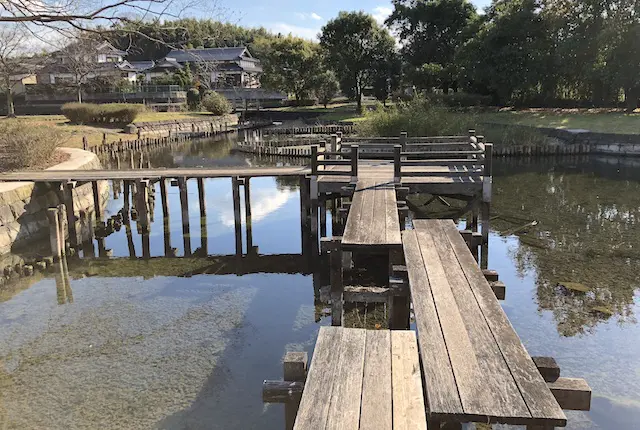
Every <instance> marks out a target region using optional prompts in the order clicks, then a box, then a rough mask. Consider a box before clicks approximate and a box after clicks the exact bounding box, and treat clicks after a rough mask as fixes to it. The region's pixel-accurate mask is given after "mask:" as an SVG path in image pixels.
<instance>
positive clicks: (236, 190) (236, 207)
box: [231, 176, 242, 256]
mask: <svg viewBox="0 0 640 430" xmlns="http://www.w3.org/2000/svg"><path fill="white" fill-rule="evenodd" d="M231 188H232V194H233V222H234V227H235V239H236V255H237V256H241V255H242V218H241V215H240V178H238V177H237V176H234V177H232V178H231Z"/></svg>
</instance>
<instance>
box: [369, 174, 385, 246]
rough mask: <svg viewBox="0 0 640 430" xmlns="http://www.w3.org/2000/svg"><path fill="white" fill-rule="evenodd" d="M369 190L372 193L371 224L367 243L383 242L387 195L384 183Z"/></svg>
mask: <svg viewBox="0 0 640 430" xmlns="http://www.w3.org/2000/svg"><path fill="white" fill-rule="evenodd" d="M374 187H375V188H374V189H373V190H372V191H371V194H373V196H372V197H373V198H374V203H373V209H372V211H373V213H372V215H371V217H372V219H371V225H370V231H369V234H370V236H369V243H379V244H384V243H386V240H387V231H386V230H387V211H386V205H387V196H386V190H385V189H384V188H385V186H384V185H377V184H376V185H374Z"/></svg>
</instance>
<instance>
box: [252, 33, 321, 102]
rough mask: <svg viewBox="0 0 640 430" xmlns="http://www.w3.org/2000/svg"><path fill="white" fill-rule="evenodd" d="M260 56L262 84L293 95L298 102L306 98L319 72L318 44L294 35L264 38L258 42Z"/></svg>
mask: <svg viewBox="0 0 640 430" xmlns="http://www.w3.org/2000/svg"><path fill="white" fill-rule="evenodd" d="M257 46H258V50H259V51H260V52H261V53H262V57H261V61H262V68H263V70H264V75H263V77H262V85H263V86H265V87H267V88H272V89H275V90H280V91H285V92H288V93H292V94H293V95H294V96H295V98H296V101H298V102H300V101H301V100H303V99H304V98H306V97H308V96H309V94H310V92H311V89H312V85H313V82H314V79H315V78H316V76H317V75H318V73H320V68H321V57H320V53H319V49H318V45H317V44H315V43H313V42H310V41H308V40H304V39H301V38H299V37H294V36H286V37H275V38H270V39H267V38H264V39H261V40H259V41H258V42H257Z"/></svg>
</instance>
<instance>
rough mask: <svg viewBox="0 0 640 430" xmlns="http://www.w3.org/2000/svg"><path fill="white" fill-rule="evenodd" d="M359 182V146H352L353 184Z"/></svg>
mask: <svg viewBox="0 0 640 430" xmlns="http://www.w3.org/2000/svg"><path fill="white" fill-rule="evenodd" d="M357 181H358V145H351V182H353V183H355V182H357Z"/></svg>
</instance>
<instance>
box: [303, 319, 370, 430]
mask: <svg viewBox="0 0 640 430" xmlns="http://www.w3.org/2000/svg"><path fill="white" fill-rule="evenodd" d="M366 333H367V331H366V330H364V329H358V328H343V329H342V338H341V339H340V359H339V362H338V366H337V368H336V369H335V378H334V380H333V392H332V393H331V402H330V405H329V416H328V417H327V426H326V427H325V429H326V430H338V429H344V430H349V429H353V430H356V429H357V428H358V424H359V422H360V401H361V398H362V379H363V374H364V352H365V345H366V339H367V337H366ZM334 346H335V345H334ZM334 350H335V348H334ZM312 428H313V429H316V428H321V427H317V426H313V427H309V429H312Z"/></svg>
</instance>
